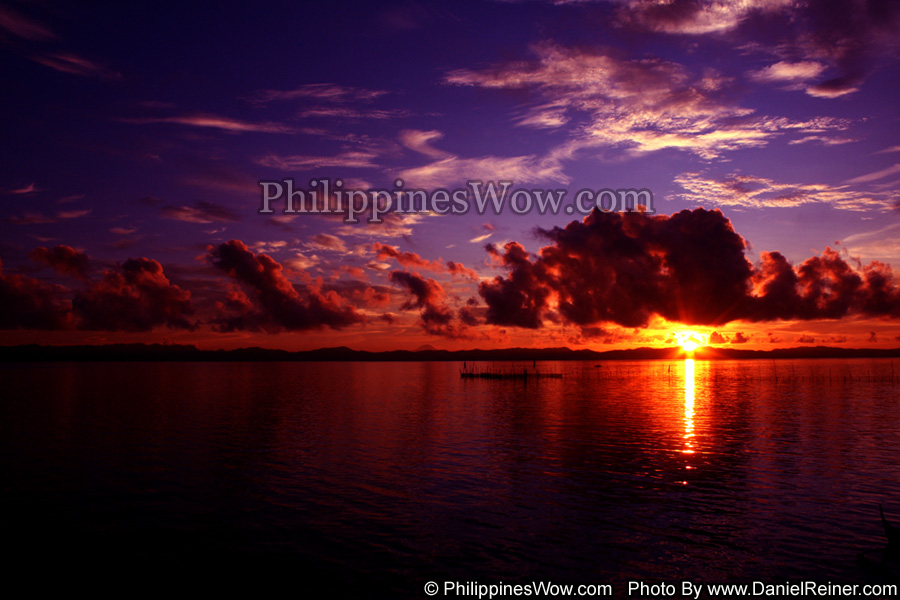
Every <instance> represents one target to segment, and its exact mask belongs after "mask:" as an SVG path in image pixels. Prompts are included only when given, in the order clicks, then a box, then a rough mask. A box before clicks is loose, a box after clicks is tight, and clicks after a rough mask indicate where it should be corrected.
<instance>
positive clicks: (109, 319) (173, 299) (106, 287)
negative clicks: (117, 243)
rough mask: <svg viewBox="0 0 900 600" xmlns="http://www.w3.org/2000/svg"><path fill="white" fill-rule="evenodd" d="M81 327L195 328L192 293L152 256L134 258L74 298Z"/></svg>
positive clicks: (114, 329) (112, 328)
mask: <svg viewBox="0 0 900 600" xmlns="http://www.w3.org/2000/svg"><path fill="white" fill-rule="evenodd" d="M72 305H73V307H74V310H75V314H76V316H77V318H78V326H79V328H81V329H93V330H104V331H149V330H151V329H153V328H155V327H160V326H166V327H170V328H173V329H193V328H194V327H195V323H194V322H193V321H192V320H191V316H192V315H193V312H194V309H193V306H192V304H191V294H190V292H188V291H187V290H183V289H181V288H180V287H178V286H177V285H174V284H173V283H172V282H170V281H169V279H168V278H167V277H166V275H165V273H164V272H163V267H162V265H161V264H159V263H158V262H157V261H155V260H152V259H149V258H131V259H128V260H126V261H125V262H124V263H122V265H121V266H119V267H117V268H116V269H110V270H107V271H106V273H105V274H104V276H103V279H102V280H100V281H98V282H95V283H93V284H91V285H90V286H89V287H88V289H87V290H85V291H82V292H79V293H76V294H75V298H74V299H73V301H72Z"/></svg>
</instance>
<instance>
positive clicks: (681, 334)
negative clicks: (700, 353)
mask: <svg viewBox="0 0 900 600" xmlns="http://www.w3.org/2000/svg"><path fill="white" fill-rule="evenodd" d="M675 340H676V341H677V342H678V344H679V345H680V346H681V349H682V350H684V351H685V352H687V353H691V352H693V351H694V350H696V349H697V348H699V347H700V346H703V345H705V344H706V336H705V335H703V334H702V333H697V332H696V331H676V332H675Z"/></svg>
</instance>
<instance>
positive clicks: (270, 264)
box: [208, 240, 364, 333]
mask: <svg viewBox="0 0 900 600" xmlns="http://www.w3.org/2000/svg"><path fill="white" fill-rule="evenodd" d="M208 252H209V254H208V259H209V261H210V263H211V264H212V265H213V266H215V267H216V268H217V269H220V270H221V271H223V272H225V273H226V274H228V276H229V277H231V278H232V279H233V280H235V281H236V282H237V283H238V284H240V286H241V290H235V291H233V292H231V294H230V295H229V297H228V299H227V301H226V302H225V303H222V304H221V306H220V308H221V309H222V310H223V316H221V317H220V318H219V319H217V321H216V322H215V326H216V327H217V328H218V329H221V330H225V331H234V330H241V329H250V330H261V331H268V332H273V333H274V332H278V331H284V330H286V331H302V330H308V329H320V328H322V327H331V328H333V329H340V328H342V327H346V326H348V325H352V324H354V323H361V322H363V321H364V317H363V316H362V315H361V314H359V313H358V312H356V309H355V308H354V307H353V306H351V305H349V304H348V303H347V302H346V301H345V299H344V298H342V297H341V296H340V295H339V294H338V293H337V292H335V291H334V290H330V291H323V290H322V289H321V284H310V285H295V284H293V283H291V282H290V281H289V280H288V279H287V277H285V275H284V269H283V267H282V266H281V264H279V263H278V262H277V261H276V260H274V259H273V258H271V257H270V256H268V255H267V254H254V253H253V252H251V251H250V250H249V249H248V248H247V246H246V245H245V244H244V243H243V242H241V241H239V240H231V241H230V242H227V243H224V244H220V245H218V246H210V247H209V248H208Z"/></svg>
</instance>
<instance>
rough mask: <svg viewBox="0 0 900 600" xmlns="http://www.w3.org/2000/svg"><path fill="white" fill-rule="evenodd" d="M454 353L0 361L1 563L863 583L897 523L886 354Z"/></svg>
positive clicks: (57, 583)
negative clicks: (514, 375) (389, 358)
mask: <svg viewBox="0 0 900 600" xmlns="http://www.w3.org/2000/svg"><path fill="white" fill-rule="evenodd" d="M470 366H471V365H470ZM529 366H530V365H529ZM460 368H461V365H460V364H456V363H277V364H261V363H217V364H208V363H200V364H193V363H190V364H188V363H138V364H133V363H125V364H18V365H15V364H13V365H3V366H0V385H2V401H0V486H2V497H3V512H4V513H5V514H4V521H5V523H4V528H3V537H4V542H5V546H6V548H7V550H9V549H11V550H12V551H13V554H14V558H13V559H11V562H8V563H7V564H5V565H4V572H5V577H7V578H8V577H13V578H16V577H26V576H27V577H33V575H32V573H35V572H36V573H39V574H43V576H39V577H38V578H37V579H34V580H32V583H33V585H36V586H37V587H38V588H47V589H53V588H56V587H59V588H60V589H64V588H66V587H67V586H69V585H71V582H72V581H79V582H81V584H82V585H83V584H84V582H85V581H88V582H89V583H91V582H92V583H91V584H92V585H95V586H96V587H97V588H98V589H101V588H109V587H110V586H111V585H113V582H115V583H116V585H118V583H117V582H119V581H120V580H122V579H121V577H125V576H126V575H127V577H128V579H127V581H128V582H130V587H129V589H135V588H140V587H143V586H147V585H152V586H155V587H162V588H163V589H166V588H167V587H169V588H171V589H172V590H173V591H174V590H177V589H180V588H184V587H191V588H194V589H197V590H212V591H217V590H226V591H228V590H239V589H243V590H245V591H247V590H249V591H253V592H265V591H266V590H268V589H269V586H276V585H277V586H282V588H281V589H284V588H283V586H284V585H285V584H287V585H289V586H291V587H290V588H289V590H290V595H297V596H299V597H307V596H309V594H308V592H309V586H310V585H311V584H312V583H317V582H325V583H326V584H327V585H328V586H329V588H328V589H329V590H330V591H331V592H332V593H334V594H335V597H346V594H347V593H353V594H355V595H354V596H353V597H363V598H364V597H372V598H378V597H396V598H405V597H411V598H424V597H426V596H425V594H424V592H423V586H424V584H425V583H426V582H427V581H429V580H435V581H438V582H444V581H447V580H459V581H464V582H465V581H478V582H481V583H496V582H501V581H502V582H504V583H517V582H526V581H532V580H545V581H552V582H554V583H572V584H580V583H611V584H613V585H614V586H615V587H614V589H615V591H616V593H617V595H624V591H625V585H626V582H627V581H629V580H641V581H646V582H648V583H649V582H658V581H662V580H665V581H670V582H678V581H681V580H691V581H694V582H698V583H710V582H750V581H753V580H760V581H765V582H771V583H783V582H785V581H786V580H791V581H794V580H797V581H799V580H803V579H811V580H815V581H819V582H822V583H826V582H828V581H832V582H839V583H848V582H872V581H875V582H878V581H881V580H880V579H879V578H878V576H877V575H875V574H874V573H873V572H871V571H869V570H867V569H865V568H863V567H861V566H859V565H858V564H857V561H856V555H857V553H858V552H860V551H863V550H868V549H872V548H878V547H881V546H883V533H882V531H881V525H880V523H879V520H878V510H877V507H878V503H880V502H881V503H884V504H885V508H886V509H887V510H888V511H889V512H890V513H892V514H893V515H894V516H895V518H896V519H897V521H898V522H900V383H898V379H897V378H894V379H893V380H892V379H891V372H892V369H893V368H894V366H893V365H892V364H891V361H889V360H886V361H873V360H852V361H846V360H845V361H827V360H819V361H749V362H732V361H727V362H702V361H697V362H696V364H694V363H693V361H691V362H685V361H670V362H665V361H657V362H608V363H604V364H603V365H602V366H595V364H594V363H587V362H571V363H547V364H542V365H539V369H543V370H546V371H558V372H562V373H563V374H564V378H563V379H543V380H539V381H535V380H534V379H533V378H532V379H530V380H529V381H527V382H525V381H516V380H510V381H494V380H477V379H476V380H470V379H461V378H460V377H459V369H460ZM519 368H521V365H520V366H519ZM896 368H897V369H898V373H897V375H898V376H900V364H898V365H897V367H896ZM26 574H27V575H26ZM72 578H74V579H72ZM442 585H443V583H442ZM304 592H307V593H304ZM309 597H312V596H309ZM439 597H443V596H439Z"/></svg>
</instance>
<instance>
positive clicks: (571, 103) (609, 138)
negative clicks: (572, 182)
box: [445, 43, 838, 180]
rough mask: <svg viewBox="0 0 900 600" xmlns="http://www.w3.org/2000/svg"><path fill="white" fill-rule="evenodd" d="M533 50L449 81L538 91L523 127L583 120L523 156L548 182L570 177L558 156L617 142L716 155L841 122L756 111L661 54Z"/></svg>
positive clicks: (726, 85)
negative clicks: (536, 153) (530, 57)
mask: <svg viewBox="0 0 900 600" xmlns="http://www.w3.org/2000/svg"><path fill="white" fill-rule="evenodd" d="M533 51H534V53H535V55H536V56H537V58H536V60H534V61H519V62H513V63H508V64H504V65H497V66H494V67H491V68H488V69H484V70H480V71H474V70H469V69H459V70H456V71H452V72H450V73H449V74H448V75H447V76H446V77H445V82H446V83H448V84H451V85H459V86H477V87H483V88H489V89H511V90H530V91H533V93H534V94H535V96H536V99H537V102H536V104H534V105H532V106H531V107H530V108H529V109H526V113H525V115H524V116H523V117H522V118H521V119H520V120H519V124H520V125H535V124H540V125H541V126H542V127H546V126H548V125H549V124H551V123H555V124H557V125H558V126H562V125H563V124H566V123H569V122H570V121H573V120H576V119H578V120H579V121H577V122H576V123H574V124H573V129H574V131H575V136H574V137H573V139H572V140H570V141H568V142H566V143H564V144H562V145H560V146H558V147H556V148H554V149H553V150H552V151H551V152H550V153H549V154H548V156H547V157H546V158H545V159H543V161H535V160H534V159H533V157H519V158H518V159H516V160H517V161H518V162H517V164H516V165H514V166H518V167H520V168H522V169H523V170H524V169H528V168H530V169H534V168H535V167H539V168H541V171H543V172H544V177H543V178H544V179H557V180H563V179H562V178H561V177H560V175H559V165H558V163H559V161H562V160H566V159H570V158H572V157H574V156H575V155H576V154H577V153H578V152H580V151H583V150H585V149H589V148H593V147H618V148H621V149H623V150H627V151H628V152H630V153H632V154H643V153H648V152H654V151H658V150H663V149H667V148H674V149H681V150H685V151H688V152H691V153H694V154H696V155H698V156H700V157H701V158H704V159H712V158H716V157H718V156H720V155H721V154H722V153H724V152H728V151H732V150H737V149H740V148H752V147H760V146H764V145H766V144H767V143H768V141H769V139H770V138H772V137H774V136H777V135H781V134H783V133H784V132H785V131H789V130H792V129H809V128H812V127H816V128H819V129H831V128H834V127H835V126H837V123H838V121H836V120H829V119H818V120H814V121H810V122H793V121H790V120H788V119H785V118H779V119H775V118H769V117H763V116H756V115H754V111H753V110H752V109H749V108H742V107H739V106H734V105H733V104H732V103H731V102H730V101H728V95H729V93H730V87H731V82H730V80H729V79H728V78H726V77H723V76H721V75H719V74H717V73H715V72H713V71H710V70H707V71H706V72H705V73H704V74H703V75H702V76H693V75H692V74H691V73H690V72H689V71H688V70H687V69H686V68H685V67H683V66H682V65H679V64H677V63H673V62H669V61H665V60H661V59H654V58H643V59H636V60H628V59H625V58H622V57H620V56H619V55H618V54H617V53H615V52H613V51H610V50H605V51H599V52H588V51H584V50H577V49H572V48H564V47H561V46H558V45H555V44H551V43H543V44H539V45H536V46H534V48H533ZM542 115H544V116H547V115H549V116H547V118H544V117H543V116H542ZM585 118H586V121H585ZM508 160H509V159H508ZM448 166H449V167H456V165H448ZM511 166H513V165H511ZM457 168H458V167H457Z"/></svg>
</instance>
